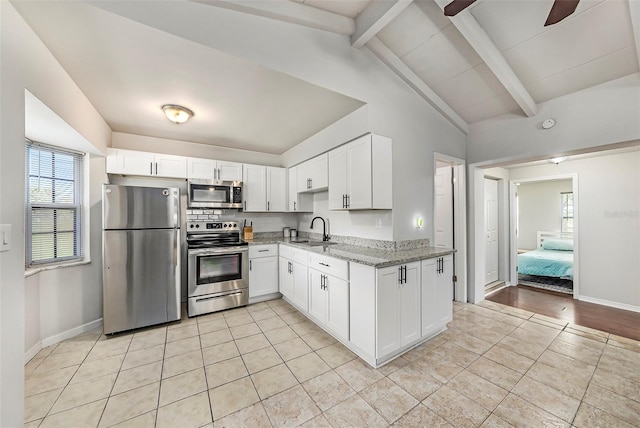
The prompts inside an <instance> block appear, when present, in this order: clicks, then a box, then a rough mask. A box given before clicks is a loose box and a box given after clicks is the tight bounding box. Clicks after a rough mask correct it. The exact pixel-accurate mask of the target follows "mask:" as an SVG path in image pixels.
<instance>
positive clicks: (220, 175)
mask: <svg viewBox="0 0 640 428" xmlns="http://www.w3.org/2000/svg"><path fill="white" fill-rule="evenodd" d="M218 180H222V173H221V172H220V168H218Z"/></svg>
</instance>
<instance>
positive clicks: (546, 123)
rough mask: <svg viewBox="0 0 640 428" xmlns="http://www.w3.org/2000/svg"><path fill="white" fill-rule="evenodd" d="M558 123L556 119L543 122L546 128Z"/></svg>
mask: <svg viewBox="0 0 640 428" xmlns="http://www.w3.org/2000/svg"><path fill="white" fill-rule="evenodd" d="M555 124H556V121H555V120H553V119H547V120H545V121H544V122H542V127H543V128H544V129H549V128H553V125H555Z"/></svg>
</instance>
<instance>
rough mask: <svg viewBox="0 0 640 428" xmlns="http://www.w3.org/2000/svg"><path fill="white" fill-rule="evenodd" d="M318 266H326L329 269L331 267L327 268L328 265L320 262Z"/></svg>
mask: <svg viewBox="0 0 640 428" xmlns="http://www.w3.org/2000/svg"><path fill="white" fill-rule="evenodd" d="M318 264H319V265H322V266H326V267H331V266H329V265H328V264H326V263H322V262H320V263H318Z"/></svg>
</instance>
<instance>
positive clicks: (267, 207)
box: [267, 201, 269, 211]
mask: <svg viewBox="0 0 640 428" xmlns="http://www.w3.org/2000/svg"><path fill="white" fill-rule="evenodd" d="M267 211H269V201H267Z"/></svg>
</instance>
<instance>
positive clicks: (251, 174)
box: [242, 164, 267, 212]
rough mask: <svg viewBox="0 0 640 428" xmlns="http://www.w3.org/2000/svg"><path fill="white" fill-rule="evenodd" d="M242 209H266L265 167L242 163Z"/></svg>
mask: <svg viewBox="0 0 640 428" xmlns="http://www.w3.org/2000/svg"><path fill="white" fill-rule="evenodd" d="M242 199H243V203H244V211H247V212H250V211H266V210H267V167H266V166H263V165H250V164H244V167H243V169H242Z"/></svg>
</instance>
